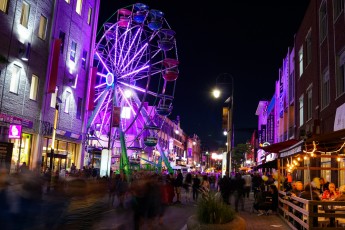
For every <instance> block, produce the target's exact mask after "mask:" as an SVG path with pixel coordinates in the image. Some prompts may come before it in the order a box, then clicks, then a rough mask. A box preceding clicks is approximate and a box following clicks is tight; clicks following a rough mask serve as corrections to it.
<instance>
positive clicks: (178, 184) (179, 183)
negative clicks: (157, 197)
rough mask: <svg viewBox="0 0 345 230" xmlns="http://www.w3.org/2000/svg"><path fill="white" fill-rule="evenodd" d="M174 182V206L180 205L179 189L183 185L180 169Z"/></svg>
mask: <svg viewBox="0 0 345 230" xmlns="http://www.w3.org/2000/svg"><path fill="white" fill-rule="evenodd" d="M174 182H175V184H174V186H175V193H176V201H175V204H180V203H181V187H182V184H183V175H182V172H181V169H178V170H177V175H176V178H175V181H174Z"/></svg>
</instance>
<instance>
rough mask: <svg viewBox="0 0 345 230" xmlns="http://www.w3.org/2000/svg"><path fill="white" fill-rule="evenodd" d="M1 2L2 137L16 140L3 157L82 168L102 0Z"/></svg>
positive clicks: (13, 167) (13, 161)
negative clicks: (86, 98) (94, 48)
mask: <svg viewBox="0 0 345 230" xmlns="http://www.w3.org/2000/svg"><path fill="white" fill-rule="evenodd" d="M0 3H1V4H0V26H1V28H2V31H1V32H0V40H1V42H0V55H1V59H2V60H4V61H3V62H2V64H0V71H1V75H0V77H1V78H0V86H1V92H0V94H1V104H0V114H1V120H0V121H1V142H2V143H3V145H7V144H6V143H12V144H13V148H12V152H9V153H6V155H7V157H2V159H5V158H6V160H5V161H7V162H6V163H4V164H7V165H9V167H10V170H11V172H14V171H16V170H17V168H18V167H19V166H20V165H21V164H22V163H23V162H26V163H27V164H28V165H29V167H30V168H31V169H34V168H36V169H42V170H45V168H48V167H51V166H52V164H54V166H55V168H56V169H68V168H69V167H70V165H71V164H72V163H76V165H77V166H78V167H80V166H81V165H82V164H83V160H82V159H83V151H82V149H83V147H82V143H83V141H82V140H83V138H84V135H83V127H84V108H85V100H84V98H85V96H86V94H87V92H86V89H87V83H88V78H89V77H88V76H89V69H90V67H91V63H92V59H93V58H92V57H93V54H92V47H93V44H94V41H95V36H96V29H97V18H98V10H99V1H98V0H87V1H81V0H65V1H64V0H60V1H53V0H48V1H33V0H26V1H11V0H7V1H6V0H2V1H0ZM55 118H58V119H57V127H56V140H55V144H54V146H52V134H53V133H54V132H53V128H54V127H53V126H54V125H53V124H54V119H55ZM12 131H14V132H15V134H17V135H11V136H9V135H8V134H12ZM52 148H53V150H55V151H54V153H55V155H54V162H52V164H51V163H50V156H51V154H50V153H51V149H52ZM4 155H5V154H4ZM4 155H3V156H4ZM9 155H10V157H8V156H9ZM5 161H4V160H2V162H5Z"/></svg>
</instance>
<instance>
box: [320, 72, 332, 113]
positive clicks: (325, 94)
mask: <svg viewBox="0 0 345 230" xmlns="http://www.w3.org/2000/svg"><path fill="white" fill-rule="evenodd" d="M321 90H322V101H321V103H322V108H325V107H326V106H327V105H328V104H329V103H330V84H329V72H328V71H325V73H324V74H323V76H322V88H321Z"/></svg>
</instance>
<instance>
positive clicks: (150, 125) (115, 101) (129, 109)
mask: <svg viewBox="0 0 345 230" xmlns="http://www.w3.org/2000/svg"><path fill="white" fill-rule="evenodd" d="M98 36H99V39H98V42H97V44H96V45H95V60H94V63H95V64H94V66H96V67H97V73H96V74H95V75H94V76H95V77H94V79H93V83H92V84H91V86H92V87H94V89H93V93H92V94H91V96H90V97H91V98H90V99H91V100H89V101H91V102H92V103H93V111H92V113H91V115H90V116H89V119H88V124H87V129H88V133H92V135H94V136H95V137H96V138H97V139H98V142H99V143H101V144H102V145H103V147H108V148H115V147H120V148H121V151H122V152H121V158H122V157H123V160H124V161H128V156H127V150H131V149H134V150H135V149H142V148H145V147H154V146H156V145H157V143H158V137H157V133H158V131H159V129H160V128H161V126H162V124H163V122H162V121H164V119H163V120H162V119H158V118H162V117H166V116H168V115H169V114H170V113H171V111H172V102H173V98H174V93H175V86H176V79H177V78H178V64H179V61H178V56H177V49H176V41H175V31H174V30H172V29H171V28H170V26H169V24H168V23H167V21H166V19H165V18H164V13H163V12H162V11H159V10H155V9H150V8H149V7H148V6H147V5H145V4H142V3H136V4H133V5H130V6H127V7H124V8H121V9H118V10H117V11H116V12H115V13H114V14H113V16H112V17H111V18H109V19H108V20H107V22H105V23H104V24H103V26H102V28H101V30H100V32H99V33H98Z"/></svg>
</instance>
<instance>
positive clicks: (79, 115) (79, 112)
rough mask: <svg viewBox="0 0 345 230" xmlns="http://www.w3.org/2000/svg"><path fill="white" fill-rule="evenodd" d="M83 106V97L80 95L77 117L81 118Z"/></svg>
mask: <svg viewBox="0 0 345 230" xmlns="http://www.w3.org/2000/svg"><path fill="white" fill-rule="evenodd" d="M82 107H83V99H82V98H81V97H78V104H77V117H76V118H77V119H79V120H80V119H81V113H82Z"/></svg>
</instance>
